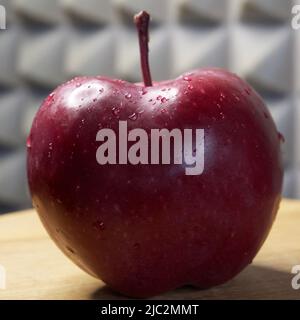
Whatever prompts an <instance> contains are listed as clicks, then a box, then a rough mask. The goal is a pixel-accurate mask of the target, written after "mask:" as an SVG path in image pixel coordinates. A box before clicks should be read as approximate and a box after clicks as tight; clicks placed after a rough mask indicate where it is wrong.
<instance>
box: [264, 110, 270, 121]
mask: <svg viewBox="0 0 300 320" xmlns="http://www.w3.org/2000/svg"><path fill="white" fill-rule="evenodd" d="M264 117H265V118H266V119H269V115H268V113H267V112H265V111H264Z"/></svg>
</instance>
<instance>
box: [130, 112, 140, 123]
mask: <svg viewBox="0 0 300 320" xmlns="http://www.w3.org/2000/svg"><path fill="white" fill-rule="evenodd" d="M137 117H138V116H137V114H136V113H135V112H134V113H133V114H131V115H130V116H128V119H130V120H132V121H135V120H136V119H137Z"/></svg>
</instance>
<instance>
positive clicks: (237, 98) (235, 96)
mask: <svg viewBox="0 0 300 320" xmlns="http://www.w3.org/2000/svg"><path fill="white" fill-rule="evenodd" d="M233 96H234V98H235V100H236V101H240V100H241V99H240V98H239V96H237V95H236V94H234V95H233Z"/></svg>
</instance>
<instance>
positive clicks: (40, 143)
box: [27, 69, 283, 297]
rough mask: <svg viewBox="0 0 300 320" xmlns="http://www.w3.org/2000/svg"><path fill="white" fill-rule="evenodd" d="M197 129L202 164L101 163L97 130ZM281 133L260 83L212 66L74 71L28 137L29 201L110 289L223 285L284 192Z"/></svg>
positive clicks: (143, 292) (136, 291)
mask: <svg viewBox="0 0 300 320" xmlns="http://www.w3.org/2000/svg"><path fill="white" fill-rule="evenodd" d="M119 120H127V121H128V130H130V129H133V128H143V129H145V130H146V131H147V132H149V131H150V130H151V129H152V128H167V129H172V128H179V129H184V128H192V129H196V128H203V129H204V130H205V131H204V132H205V165H204V172H203V174H202V175H198V176H187V175H185V167H183V166H180V165H130V164H128V165H109V164H108V165H99V164H98V163H97V161H96V151H97V148H98V147H99V145H100V143H99V142H97V141H96V134H97V132H98V130H99V129H101V128H112V129H114V130H115V131H116V132H118V123H119ZM280 140H281V139H280V135H279V134H278V132H277V130H276V127H275V125H274V122H273V120H272V118H271V115H270V113H269V112H268V110H267V108H266V106H265V105H264V103H263V101H262V100H261V98H260V97H259V96H258V94H257V93H256V92H255V91H254V90H253V89H251V88H250V87H249V85H247V84H246V83H245V82H244V81H242V80H241V79H240V78H238V77H237V76H235V75H234V74H231V73H229V72H226V71H222V70H219V69H203V70H196V71H194V72H191V73H187V74H185V75H183V76H181V77H179V78H177V79H175V80H172V81H165V82H160V83H157V84H154V85H153V86H151V87H143V86H142V85H136V84H131V83H128V82H124V81H120V80H110V79H107V78H103V77H95V78H76V79H74V80H72V81H70V82H67V83H66V84H64V85H62V86H60V87H58V88H57V89H56V90H55V91H54V92H53V93H52V94H51V95H50V96H49V97H48V98H47V99H46V100H45V101H44V103H43V105H42V106H41V108H40V109H39V111H38V113H37V115H36V117H35V120H34V122H33V125H32V129H31V133H30V136H29V139H28V143H27V146H28V178H29V186H30V190H31V194H32V199H33V204H34V206H35V208H36V209H37V211H38V213H39V215H40V218H41V220H42V222H43V224H44V226H45V227H46V229H47V231H48V232H49V234H50V236H51V237H52V239H53V240H54V241H55V243H56V244H57V245H58V246H59V247H60V249H61V250H62V251H63V252H64V253H65V254H66V255H67V256H68V257H69V258H71V259H72V260H73V261H74V262H75V263H76V264H78V265H79V266H80V267H82V268H83V269H84V270H86V271H88V272H89V273H90V274H92V275H95V276H96V277H99V278H100V279H102V280H103V281H104V282H105V283H106V284H108V285H109V286H110V287H112V288H113V289H115V290H117V291H119V292H121V293H123V294H126V295H129V296H133V297H147V296H153V295H156V294H159V293H162V292H165V291H168V290H171V289H173V288H176V287H179V286H182V285H185V284H191V285H194V286H197V287H200V288H207V287H210V286H214V285H217V284H221V283H223V282H225V281H227V280H229V279H231V278H232V277H233V276H235V275H236V274H237V273H238V272H240V271H241V270H242V269H243V268H244V267H246V266H247V265H248V264H249V263H251V261H252V259H253V258H254V256H255V255H256V253H257V252H258V250H259V248H260V247H261V245H262V243H263V242H264V240H265V238H266V236H267V235H268V232H269V230H270V228H271V225H272V222H273V220H274V218H275V215H276V212H277V208H278V205H279V201H280V197H281V196H280V194H281V185H282V175H283V170H282V164H281V153H280V142H281V141H280Z"/></svg>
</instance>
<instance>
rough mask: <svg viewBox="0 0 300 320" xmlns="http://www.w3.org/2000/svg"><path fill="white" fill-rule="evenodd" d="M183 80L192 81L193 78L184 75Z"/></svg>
mask: <svg viewBox="0 0 300 320" xmlns="http://www.w3.org/2000/svg"><path fill="white" fill-rule="evenodd" d="M183 80H184V81H191V78H189V77H187V76H184V77H183Z"/></svg>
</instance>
